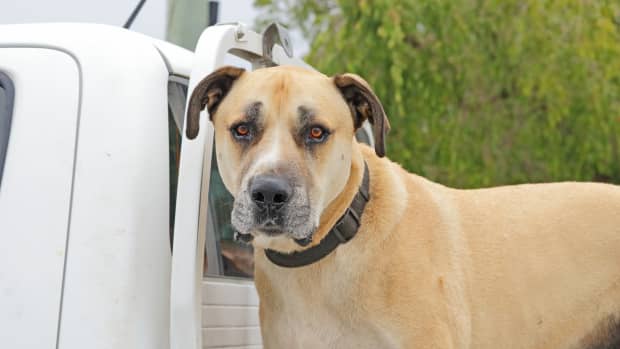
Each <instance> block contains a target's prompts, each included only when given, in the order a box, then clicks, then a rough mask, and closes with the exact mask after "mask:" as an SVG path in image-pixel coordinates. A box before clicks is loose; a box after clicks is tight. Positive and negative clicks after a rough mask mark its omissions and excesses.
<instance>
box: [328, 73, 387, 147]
mask: <svg viewBox="0 0 620 349" xmlns="http://www.w3.org/2000/svg"><path fill="white" fill-rule="evenodd" d="M333 79H334V84H336V87H337V88H338V89H339V90H340V93H342V96H343V97H344V100H345V101H346V102H347V104H348V105H349V109H351V114H353V125H354V126H355V129H358V128H360V127H361V126H362V124H363V123H364V121H366V120H368V121H370V123H371V124H372V133H373V135H374V138H375V153H377V155H378V156H380V157H383V156H385V135H386V134H387V132H388V131H389V130H390V123H389V121H388V119H387V116H386V115H385V111H384V110H383V106H382V105H381V102H380V101H379V98H378V97H377V96H376V95H375V93H374V92H373V91H372V89H371V88H370V86H369V85H368V83H367V82H366V81H365V80H364V79H362V78H361V77H359V76H357V75H355V74H341V75H336V76H334V78H333Z"/></svg>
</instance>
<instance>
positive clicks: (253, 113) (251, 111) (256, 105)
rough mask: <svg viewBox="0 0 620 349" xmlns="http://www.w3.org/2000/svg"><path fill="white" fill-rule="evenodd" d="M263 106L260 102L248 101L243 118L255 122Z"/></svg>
mask: <svg viewBox="0 0 620 349" xmlns="http://www.w3.org/2000/svg"><path fill="white" fill-rule="evenodd" d="M262 107H263V103H261V102H253V103H250V104H249V105H248V106H247V107H246V108H245V118H246V119H247V121H250V122H256V121H258V119H259V118H260V116H261V112H260V111H261V108H262Z"/></svg>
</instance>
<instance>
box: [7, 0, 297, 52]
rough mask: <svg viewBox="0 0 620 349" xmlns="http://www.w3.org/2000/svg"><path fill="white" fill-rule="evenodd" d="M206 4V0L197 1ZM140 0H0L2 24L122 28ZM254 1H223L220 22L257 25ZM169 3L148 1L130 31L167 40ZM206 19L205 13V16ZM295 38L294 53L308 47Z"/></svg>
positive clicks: (221, 2)
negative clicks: (115, 26)
mask: <svg viewBox="0 0 620 349" xmlns="http://www.w3.org/2000/svg"><path fill="white" fill-rule="evenodd" d="M194 1H203V2H205V3H206V2H207V0H194ZM138 2H139V1H138V0H0V24H9V23H34V22H89V23H103V24H111V25H118V26H122V25H123V24H124V23H125V21H126V20H127V18H128V17H129V15H130V14H131V11H132V10H133V9H134V7H135V6H136V4H138ZM252 3H253V0H226V1H220V2H219V4H220V17H219V21H220V22H243V23H246V24H249V25H252V24H253V23H254V19H255V18H256V16H257V15H258V12H257V11H256V10H255V9H254V7H253V6H252ZM166 11H167V0H147V1H146V4H145V5H144V7H143V8H142V11H141V12H140V14H139V15H138V17H137V18H136V20H135V21H134V24H133V25H132V27H131V29H132V30H135V31H138V32H141V33H144V34H147V35H150V36H153V37H156V38H159V39H165V36H166V35H165V33H166V17H167V14H166ZM205 16H206V13H205ZM292 35H293V42H294V44H293V46H294V47H295V51H296V52H295V53H296V55H297V56H298V55H299V53H303V52H305V51H307V48H306V47H307V44H305V42H301V38H300V37H299V35H295V33H292Z"/></svg>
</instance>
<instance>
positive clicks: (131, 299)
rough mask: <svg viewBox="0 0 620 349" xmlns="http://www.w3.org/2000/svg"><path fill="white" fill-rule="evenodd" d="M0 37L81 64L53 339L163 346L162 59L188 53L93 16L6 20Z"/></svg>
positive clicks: (166, 254) (62, 344)
mask: <svg viewBox="0 0 620 349" xmlns="http://www.w3.org/2000/svg"><path fill="white" fill-rule="evenodd" d="M0 43H2V44H3V45H13V46H22V47H24V46H27V47H47V48H55V49H58V50H63V51H65V52H67V53H68V54H70V55H72V56H73V57H74V58H75V60H76V61H78V62H79V65H80V69H81V73H82V75H81V76H82V98H81V102H82V105H81V110H80V113H81V117H80V125H79V128H78V136H77V137H78V143H77V153H76V157H77V158H76V162H75V175H74V195H73V201H72V206H71V207H72V212H71V219H70V221H69V236H68V249H67V251H68V252H67V257H66V271H65V281H64V293H63V298H62V307H61V317H60V328H59V335H58V337H59V338H58V348H60V349H74V348H80V349H81V348H115V349H116V348H121V349H122V348H131V349H133V348H149V349H150V348H168V343H169V335H168V334H169V327H170V323H169V320H170V317H169V309H170V305H169V299H170V298H169V290H170V288H169V287H170V247H169V221H168V216H169V211H168V206H169V196H168V192H169V179H168V175H169V168H168V119H167V105H166V101H167V84H168V75H169V71H168V67H172V68H174V69H171V70H172V71H175V72H183V71H185V72H186V71H188V67H187V66H184V62H186V61H188V59H187V57H185V58H183V59H178V58H179V57H180V56H187V55H191V54H190V53H189V52H187V51H183V50H175V51H174V53H171V54H170V53H167V54H161V53H160V51H158V49H157V48H156V47H155V45H154V43H153V40H152V39H151V38H148V37H146V36H144V35H140V34H136V33H133V32H130V31H127V30H124V29H121V28H116V27H111V26H103V25H89V24H32V25H4V26H0ZM164 57H165V59H166V61H164ZM166 63H168V65H166ZM44 68H45V69H51V70H53V69H55V68H54V67H49V66H45V67H44ZM34 81H36V79H35V80H34ZM56 86H58V84H57V82H54V83H49V84H47V86H46V88H47V90H48V91H49V90H53V91H55V90H54V88H55V87H56ZM61 92H64V91H61V90H60V91H58V93H61ZM31 103H37V101H33V102H31ZM36 144H37V145H38V146H39V147H45V146H46V145H47V144H44V143H38V142H37V143H36ZM30 211H32V210H30ZM39 211H41V210H39ZM34 213H35V214H36V213H40V212H34ZM63 246H64V245H63ZM38 291H39V293H38V294H39V295H40V294H41V293H40V291H41V290H38ZM25 328H26V329H27V330H28V331H29V334H30V336H35V337H36V335H37V334H38V333H37V331H38V329H37V328H36V327H33V325H31V326H27V327H25ZM2 346H3V347H4V343H3V344H2Z"/></svg>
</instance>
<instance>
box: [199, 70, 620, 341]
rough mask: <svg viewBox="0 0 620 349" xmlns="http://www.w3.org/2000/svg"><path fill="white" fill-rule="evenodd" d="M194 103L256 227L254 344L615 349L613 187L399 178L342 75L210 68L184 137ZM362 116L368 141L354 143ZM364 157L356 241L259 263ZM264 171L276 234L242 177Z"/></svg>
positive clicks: (239, 212)
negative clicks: (313, 131)
mask: <svg viewBox="0 0 620 349" xmlns="http://www.w3.org/2000/svg"><path fill="white" fill-rule="evenodd" d="M257 102H258V104H257ZM205 106H206V107H207V108H208V109H209V113H210V115H211V118H212V121H213V123H214V126H215V130H216V149H217V161H218V165H219V169H220V173H221V175H222V179H223V181H224V184H225V185H226V187H227V188H228V189H229V190H230V192H231V193H232V194H233V195H234V197H235V208H234V211H233V218H232V221H233V225H234V226H235V227H236V228H237V229H238V230H239V231H240V232H241V233H244V234H252V235H253V236H254V242H253V243H254V247H255V263H256V268H255V269H256V270H255V280H256V287H257V290H258V293H259V296H260V319H261V329H262V335H263V341H264V345H265V348H286V349H288V348H472V349H473V348H475V349H478V348H527V349H531V348H583V349H594V348H618V347H620V321H619V319H620V187H618V186H614V185H608V184H596V183H552V184H535V185H531V184H524V185H515V186H505V187H497V188H489V189H478V190H457V189H452V188H448V187H445V186H443V185H440V184H437V183H433V182H431V181H429V180H427V179H424V178H422V177H419V176H416V175H414V174H410V173H407V172H406V171H404V170H403V169H402V168H401V167H400V166H398V165H397V164H395V163H393V162H391V161H389V160H388V159H386V158H383V157H381V155H383V151H384V149H383V148H382V144H383V136H384V134H385V132H386V131H387V129H388V128H389V125H388V123H387V120H386V118H385V115H384V113H383V109H382V107H381V104H380V103H379V101H378V99H377V98H376V96H375V95H374V94H373V93H372V91H371V90H370V88H369V87H368V85H367V84H366V83H365V82H364V81H363V80H362V79H361V78H360V77H357V76H355V75H350V74H345V75H339V76H336V77H333V78H329V77H326V76H324V75H322V74H319V73H316V72H311V71H308V70H303V69H300V68H292V67H275V68H268V69H260V70H257V71H254V72H243V70H241V69H237V68H232V67H227V68H222V69H220V70H218V71H216V72H214V73H213V74H211V75H210V76H208V77H207V78H205V79H204V80H203V81H202V82H201V83H199V85H198V87H197V88H196V89H195V91H194V93H193V95H192V98H191V101H190V109H189V121H188V127H187V133H188V136H190V137H192V136H195V134H196V133H197V131H198V130H197V125H198V122H197V118H198V113H199V111H200V109H202V108H203V107H205ZM366 119H368V120H369V121H371V122H372V123H373V127H374V130H375V138H376V141H377V142H378V144H377V147H376V149H375V150H373V149H371V148H369V147H366V146H364V145H360V144H358V143H357V142H356V141H355V139H354V131H355V129H356V128H358V127H359V126H360V125H361V123H362V122H363V121H364V120H366ZM240 120H241V121H248V120H250V121H251V122H256V124H255V128H254V129H253V132H254V133H253V137H252V139H251V140H248V141H247V142H240V141H239V140H237V139H235V138H234V137H233V136H232V134H231V128H233V127H234V125H235V123H238V122H239V121H240ZM309 120H310V121H309ZM412 122H415V121H414V120H412ZM315 123H318V124H320V125H323V126H326V128H327V129H329V130H330V131H331V133H330V134H329V136H328V138H327V140H326V141H324V142H323V143H320V144H308V143H307V142H306V141H305V138H304V135H305V133H304V132H305V131H304V130H305V128H304V127H307V126H308V124H310V125H313V124H315ZM304 125H305V126H304ZM253 127H254V126H253ZM378 155H379V156H378ZM364 161H365V162H366V163H367V164H368V168H369V172H370V195H371V199H370V201H369V203H368V204H367V206H366V209H365V211H364V214H363V217H362V225H361V228H360V229H359V231H358V234H357V235H356V236H355V238H353V239H352V240H351V241H349V242H348V243H346V244H344V245H341V246H340V247H338V248H337V249H336V250H335V251H334V252H332V253H331V254H330V255H328V256H327V257H325V258H324V259H322V260H320V261H318V262H316V263H314V264H312V265H309V266H306V267H301V268H283V267H279V266H276V265H274V264H272V263H271V262H270V261H269V260H268V259H266V257H265V255H264V249H265V248H271V249H274V250H278V251H283V252H291V251H295V250H302V249H304V248H307V247H302V246H300V245H299V244H297V243H295V242H294V240H293V239H295V238H304V237H311V238H312V243H311V245H310V246H313V245H315V244H317V243H318V242H319V241H320V240H321V238H323V237H324V236H325V235H326V234H327V233H328V231H329V229H330V228H331V227H332V226H333V224H334V223H335V222H336V220H337V219H338V218H339V217H340V216H341V215H342V214H343V212H344V211H345V209H346V208H347V207H348V205H349V204H350V202H351V200H352V198H353V196H354V195H355V193H356V191H357V188H358V186H359V185H360V183H361V178H362V173H363V163H364ZM265 173H269V174H272V175H276V176H280V177H281V178H284V179H285V180H287V181H289V182H290V183H292V186H293V187H294V192H293V199H291V202H289V203H288V204H289V205H291V206H290V208H289V209H288V210H287V211H286V213H283V216H282V217H281V218H282V219H283V221H285V222H286V224H283V225H282V226H281V227H280V232H279V234H274V233H273V231H269V233H266V232H265V231H263V230H262V228H261V226H260V224H259V223H260V222H258V221H256V219H255V218H253V216H254V214H255V211H254V210H253V208H252V202H251V200H250V198H249V194H248V187H249V185H250V184H251V181H252V178H254V177H255V176H258V175H261V174H265ZM308 247H309V246H308Z"/></svg>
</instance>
